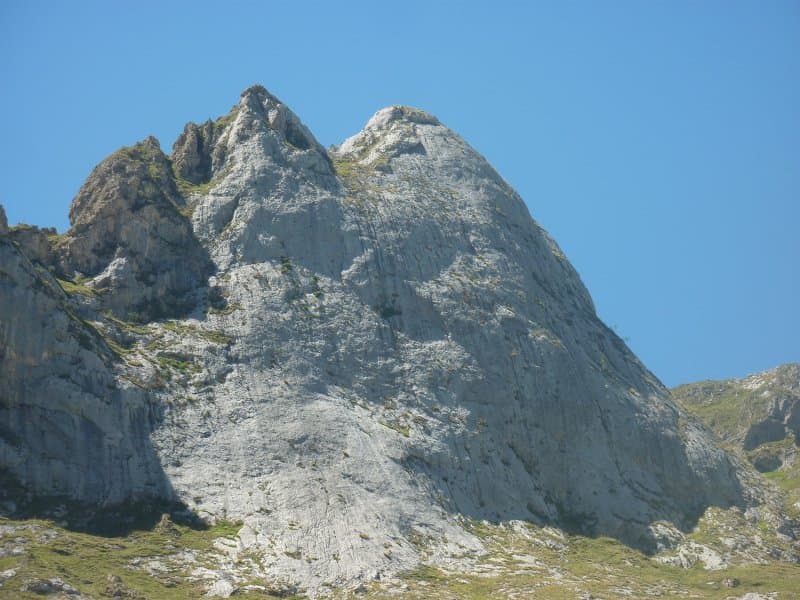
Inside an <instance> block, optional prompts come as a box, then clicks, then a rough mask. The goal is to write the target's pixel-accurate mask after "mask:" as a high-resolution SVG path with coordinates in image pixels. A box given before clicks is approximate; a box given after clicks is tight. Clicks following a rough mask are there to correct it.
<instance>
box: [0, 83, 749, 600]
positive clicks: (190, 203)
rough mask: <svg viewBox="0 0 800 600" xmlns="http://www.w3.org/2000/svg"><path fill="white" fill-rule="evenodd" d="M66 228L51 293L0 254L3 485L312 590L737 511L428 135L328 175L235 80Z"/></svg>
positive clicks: (578, 296) (368, 153) (724, 461)
mask: <svg viewBox="0 0 800 600" xmlns="http://www.w3.org/2000/svg"><path fill="white" fill-rule="evenodd" d="M72 212H74V213H75V218H74V219H73V223H74V226H73V228H72V229H71V230H70V231H69V232H67V233H66V234H65V235H64V236H63V238H60V239H57V240H55V241H54V242H53V244H54V245H53V246H52V247H51V248H50V251H51V252H52V253H53V255H54V256H55V257H56V259H55V262H54V265H52V266H53V270H54V272H55V273H56V274H57V275H58V276H59V278H60V279H61V280H62V285H63V286H64V287H63V289H64V290H66V292H62V291H60V290H61V289H62V288H60V287H58V284H57V283H56V282H55V280H54V279H53V278H52V277H51V276H50V275H49V271H48V269H46V268H45V269H41V270H37V269H34V268H33V267H31V266H30V263H29V262H28V261H27V259H26V258H25V257H24V256H22V255H21V254H20V252H23V253H24V248H23V250H22V251H21V250H19V249H18V248H17V246H14V245H13V244H7V243H5V242H3V244H2V246H1V247H0V249H2V256H1V257H0V259H1V261H2V262H1V263H0V266H2V268H3V270H2V271H0V272H2V273H8V274H10V275H9V277H10V279H9V278H7V279H4V280H3V281H4V282H7V283H3V287H0V292H1V293H2V294H3V296H2V298H0V300H2V301H0V316H1V317H2V319H3V323H9V324H10V325H9V326H8V327H3V328H2V329H0V335H2V339H1V340H0V341H2V343H3V344H4V346H3V347H7V348H12V349H13V351H12V352H5V353H4V354H3V355H2V356H0V397H2V398H4V399H7V401H5V402H4V403H3V404H2V405H0V417H2V421H0V423H2V424H3V428H0V433H2V432H5V431H9V432H11V434H12V437H8V436H6V434H5V433H2V435H0V466H2V467H4V468H5V469H8V470H9V471H10V472H11V473H12V474H13V475H14V476H15V477H16V478H17V479H18V480H19V481H20V482H21V484H22V485H24V486H26V487H27V488H28V489H29V490H30V491H31V493H34V494H42V495H45V494H60V495H65V496H68V497H71V498H73V499H76V500H80V501H83V502H92V503H99V504H103V503H110V502H119V501H123V500H125V501H127V500H148V499H149V500H153V499H162V500H173V501H180V502H183V503H184V504H185V505H186V506H187V507H188V508H189V509H191V510H192V511H194V512H195V513H197V514H199V515H203V516H205V517H206V518H208V519H222V518H226V519H231V520H235V521H241V522H242V523H243V525H242V527H241V529H240V531H239V533H238V537H239V545H238V546H237V549H236V550H235V553H239V554H237V556H238V555H241V556H242V557H245V556H257V557H258V560H259V562H258V564H259V565H261V566H260V567H259V568H261V569H263V570H264V573H266V575H264V576H268V577H269V578H270V579H271V580H273V581H281V582H284V583H286V585H287V586H289V587H288V588H287V589H301V590H304V591H306V592H308V593H309V594H312V595H313V594H316V593H321V592H322V591H323V588H325V586H330V585H334V586H340V585H350V584H352V585H356V584H358V582H360V581H363V580H365V579H372V578H376V577H379V576H380V575H381V574H387V575H390V574H394V573H397V572H399V571H402V570H406V569H410V568H414V567H415V566H418V565H419V564H420V561H421V560H434V561H436V560H441V561H445V560H453V561H457V560H461V559H459V558H458V557H462V558H463V557H469V556H480V555H481V553H484V552H485V551H486V550H485V546H484V544H483V542H482V541H481V539H480V537H479V536H478V535H476V534H475V531H474V529H472V528H470V527H469V526H468V524H469V523H472V522H475V521H477V520H486V521H490V522H492V523H510V522H516V521H520V520H524V521H530V522H533V523H537V524H540V525H544V524H549V525H556V526H560V527H564V528H568V529H570V530H573V531H581V532H584V533H587V534H592V535H609V536H614V537H616V538H618V539H620V540H623V541H625V542H626V543H628V544H631V545H635V546H637V547H640V548H643V549H646V550H654V549H655V548H656V547H657V546H658V545H659V544H663V543H666V542H665V541H664V540H665V537H664V535H663V532H664V531H665V530H666V529H665V528H672V529H671V530H670V531H672V530H675V531H677V530H684V531H686V530H688V529H690V528H691V527H692V526H693V525H694V523H696V521H697V519H698V518H699V516H700V515H702V514H703V512H704V511H705V510H706V509H707V508H708V507H709V506H712V505H713V506H720V507H729V506H738V507H742V508H747V507H748V506H752V505H753V504H754V503H756V502H757V500H758V498H757V497H756V496H757V495H756V494H755V492H753V491H752V489H751V488H750V487H749V486H748V484H747V482H746V477H744V475H743V474H742V471H741V470H740V469H739V467H738V466H737V463H736V462H735V461H733V460H732V459H730V458H729V457H728V456H727V455H726V454H725V453H724V452H723V451H721V450H720V449H718V448H717V447H716V446H715V445H714V443H713V442H711V441H710V439H709V438H708V437H707V436H706V434H705V433H704V431H703V430H701V429H700V428H699V427H698V426H697V425H696V424H695V423H694V421H692V420H690V419H687V418H686V414H685V413H684V412H683V411H682V410H681V409H680V408H679V407H677V406H676V405H675V404H674V403H673V402H672V401H671V400H670V397H669V393H668V392H667V390H665V389H664V387H663V386H662V385H661V383H660V382H659V381H658V380H657V379H656V378H655V377H654V376H653V375H652V374H651V373H650V372H649V371H648V370H647V369H646V368H645V367H644V366H643V365H642V364H641V363H640V362H639V360H638V359H637V358H636V357H635V356H634V355H633V354H632V353H631V351H630V350H629V349H628V348H627V346H626V345H625V344H624V342H623V341H622V340H621V339H620V338H619V337H617V336H616V335H615V334H614V333H613V332H612V331H611V330H610V329H609V328H608V327H606V326H605V325H604V324H603V323H602V322H601V321H600V319H599V318H598V317H597V315H596V314H595V311H594V307H593V304H592V301H591V298H590V297H589V294H588V291H587V290H586V288H585V287H584V285H583V283H582V282H581V280H580V277H579V276H578V274H577V273H576V272H575V270H574V269H573V267H572V266H571V265H570V264H569V262H568V260H567V259H566V257H565V256H564V254H563V253H562V252H561V250H560V249H559V248H558V246H557V245H556V243H555V242H554V241H553V240H552V239H551V238H550V237H549V236H548V235H547V233H546V232H544V230H543V229H542V228H541V227H539V226H538V225H536V223H535V222H534V221H533V220H532V219H531V217H530V215H529V213H528V210H527V208H526V206H525V204H524V203H523V201H522V200H521V198H520V197H519V196H518V195H517V194H516V193H515V192H514V191H513V190H512V189H511V188H510V187H509V186H508V184H507V183H506V182H505V181H504V180H503V179H502V177H500V175H499V174H498V173H497V172H496V171H495V170H494V169H493V168H492V167H491V166H490V165H489V164H488V163H487V162H486V160H485V159H484V158H483V157H481V156H480V155H479V154H478V153H477V152H476V151H475V150H474V149H472V148H471V147H470V146H469V145H468V144H467V143H466V142H464V140H462V139H461V138H460V137H459V136H458V135H456V134H455V133H454V132H452V131H451V130H449V129H448V128H446V127H445V126H444V125H442V124H441V123H440V122H439V121H438V119H436V118H435V117H432V116H431V115H428V114H427V113H424V112H422V111H418V110H416V109H410V108H407V107H400V106H393V107H388V108H385V109H383V110H381V111H379V112H378V113H376V115H375V116H374V117H372V119H370V121H369V122H368V123H367V125H366V127H365V128H364V130H363V131H361V132H359V133H357V134H356V135H354V136H353V137H351V138H349V139H348V140H346V141H345V142H344V143H343V144H342V145H341V146H339V147H338V148H334V149H332V150H331V152H330V153H328V152H326V151H325V149H324V148H322V147H321V146H320V144H319V143H318V142H317V141H316V139H315V138H314V137H313V135H312V134H311V132H310V131H309V130H308V129H307V128H306V127H305V126H304V125H303V124H302V122H301V121H300V120H299V119H298V118H297V116H296V115H294V113H292V112H291V110H289V108H288V107H286V105H284V104H283V103H282V102H280V100H278V99H277V98H276V97H275V96H273V95H271V94H270V93H269V92H267V91H266V90H265V89H264V88H263V87H261V86H254V87H251V88H249V89H248V90H246V91H245V92H244V93H243V94H242V96H241V100H240V102H239V104H238V106H236V107H234V109H233V110H232V111H231V112H230V113H229V114H228V115H226V116H224V117H221V118H220V119H217V120H216V121H213V122H212V121H209V122H208V123H206V124H203V125H195V124H190V125H187V127H186V129H185V130H184V132H183V133H182V134H181V136H180V137H179V139H178V141H176V143H175V145H174V146H173V150H172V154H171V155H170V156H165V155H164V154H163V153H162V152H161V151H160V149H158V148H157V146H153V144H152V143H148V142H145V143H143V144H139V145H136V146H133V147H131V148H127V149H123V150H121V151H119V152H118V153H115V154H114V155H112V156H111V157H109V158H108V159H106V161H104V162H103V163H101V165H99V166H98V167H97V168H96V169H95V171H94V172H93V173H92V175H90V177H89V179H88V180H87V182H86V183H85V184H84V186H83V187H82V188H81V191H80V192H79V194H78V196H77V197H76V200H75V203H74V204H73V209H72ZM3 239H4V238H3ZM45 266H47V265H45ZM8 282H13V283H8ZM46 314H52V315H55V316H54V317H51V318H48V319H45V318H44V315H46ZM75 315H81V316H80V318H77V317H75ZM73 317H74V318H73ZM49 323H52V324H49ZM109 399H110V400H109ZM109 402H110V405H109V406H110V408H108V409H102V408H101V407H103V406H106V404H107V403H109ZM86 432H91V435H88V434H87V433H86ZM51 434H52V435H51ZM5 440H13V443H11V442H8V441H5ZM48 440H58V444H59V447H58V448H57V451H54V450H53V444H55V443H56V442H53V441H48ZM87 465H94V466H95V467H96V468H93V469H91V470H90V471H91V476H88V475H87V474H86V471H85V470H86V469H87ZM87 477H88V478H89V479H87ZM663 523H669V524H670V525H669V526H667V525H663ZM667 537H668V536H667ZM389 549H390V550H391V551H389ZM231 552H234V550H231ZM300 557H302V558H303V559H302V560H301V559H300ZM339 557H341V558H342V560H339ZM426 557H427V558H426ZM431 557H434V558H431ZM234 562H235V561H234Z"/></svg>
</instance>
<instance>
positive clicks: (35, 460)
mask: <svg viewBox="0 0 800 600" xmlns="http://www.w3.org/2000/svg"><path fill="white" fill-rule="evenodd" d="M110 354H111V353H110V350H109V349H108V347H107V346H106V344H105V342H104V340H103V339H102V337H101V336H100V335H98V332H97V331H96V330H95V329H94V328H93V327H92V326H91V325H90V324H88V323H86V322H84V321H83V320H82V319H80V318H79V317H77V316H76V314H75V313H74V312H73V309H71V308H70V306H69V305H68V298H67V297H66V295H65V294H64V292H63V291H62V290H61V288H60V287H59V286H58V284H57V283H56V282H55V280H54V279H53V278H52V277H51V276H50V274H49V273H47V271H45V270H42V269H37V268H36V267H35V266H34V265H33V264H32V263H31V262H30V261H29V260H28V259H27V257H26V256H25V255H24V254H22V253H21V252H20V250H19V249H18V248H17V247H16V246H14V245H13V244H12V243H11V242H10V241H9V240H8V239H7V238H5V237H4V238H2V239H0V466H2V467H3V468H4V469H6V470H7V471H9V472H10V473H11V474H12V475H14V476H15V477H17V478H18V479H19V480H20V481H22V482H23V483H24V484H25V486H27V488H28V489H29V490H31V491H33V492H34V493H37V494H42V495H65V496H70V497H72V498H73V499H75V500H85V501H89V502H92V503H97V504H103V505H105V504H114V503H119V502H123V501H127V500H135V499H140V498H151V497H170V495H171V492H170V488H169V485H168V483H167V482H166V480H165V479H164V477H163V471H162V469H161V466H160V462H159V460H158V458H157V457H156V454H155V452H154V450H153V448H152V445H151V442H150V440H149V438H148V435H147V434H148V432H149V430H150V429H152V428H153V427H154V426H155V424H156V422H157V418H156V413H154V410H153V407H152V406H151V405H150V404H149V402H148V399H147V396H146V395H145V393H144V392H143V391H142V390H140V389H139V388H137V387H135V386H132V385H130V384H127V385H124V383H127V382H122V381H120V380H118V379H117V378H116V377H115V375H114V373H112V371H111V370H110V369H109V368H108V367H107V366H106V361H108V360H110Z"/></svg>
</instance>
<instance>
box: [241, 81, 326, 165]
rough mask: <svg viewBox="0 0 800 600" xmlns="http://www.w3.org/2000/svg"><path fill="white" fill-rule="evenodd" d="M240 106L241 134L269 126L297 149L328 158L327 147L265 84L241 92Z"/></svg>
mask: <svg viewBox="0 0 800 600" xmlns="http://www.w3.org/2000/svg"><path fill="white" fill-rule="evenodd" d="M239 108H240V113H239V114H240V116H239V118H238V119H237V124H238V127H237V131H238V132H239V135H240V136H241V133H243V132H247V131H257V130H259V129H260V128H261V127H267V128H269V129H270V130H272V131H273V132H275V133H276V134H277V135H278V136H280V138H281V139H282V140H283V141H284V142H286V143H287V144H288V145H289V146H290V147H291V148H292V149H294V150H295V151H308V150H312V151H314V152H317V153H319V154H320V155H321V156H323V157H327V152H325V148H323V147H322V145H321V144H320V143H319V142H318V141H317V140H316V138H315V137H314V135H313V134H312V133H311V132H310V131H309V130H308V128H307V127H306V126H305V125H303V123H302V122H301V121H300V119H299V118H298V117H297V115H295V114H294V113H293V112H292V111H291V110H290V109H289V107H288V106H286V105H285V104H284V103H283V102H281V101H280V100H279V99H278V98H277V97H276V96H273V95H272V94H271V93H269V92H268V91H267V90H266V88H264V87H263V86H261V85H254V86H252V87H249V88H247V89H246V90H245V91H244V92H242V94H241V99H240V101H239Z"/></svg>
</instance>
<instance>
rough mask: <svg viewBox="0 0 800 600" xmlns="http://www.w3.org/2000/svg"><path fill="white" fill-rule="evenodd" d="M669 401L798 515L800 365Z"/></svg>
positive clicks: (678, 391) (696, 387)
mask: <svg viewBox="0 0 800 600" xmlns="http://www.w3.org/2000/svg"><path fill="white" fill-rule="evenodd" d="M672 396H673V398H674V399H675V400H676V401H677V402H679V403H680V404H682V405H683V406H684V407H685V408H686V410H688V411H689V412H691V413H692V414H694V415H696V416H697V417H699V418H700V419H701V420H702V421H703V422H704V423H705V424H706V425H707V426H708V427H710V428H711V429H713V430H714V432H715V433H716V434H717V435H718V436H719V438H720V440H721V441H722V443H723V445H725V446H727V448H728V449H729V450H733V451H736V452H740V453H743V454H744V455H745V456H746V457H747V459H748V460H749V461H750V462H751V463H752V464H753V466H754V467H755V468H756V469H758V470H759V471H761V472H762V473H763V474H764V475H765V476H766V477H767V479H769V480H771V481H773V482H774V483H776V484H777V485H778V487H780V488H781V489H782V490H783V491H784V492H786V494H787V499H788V500H789V502H788V504H789V506H790V507H791V508H792V509H793V510H794V511H797V512H800V458H799V456H800V453H798V446H800V364H788V365H783V366H781V367H778V368H776V369H772V370H770V371H765V372H763V373H757V374H755V375H751V376H749V377H745V378H744V379H729V380H727V381H701V382H699V383H690V384H687V385H681V386H678V387H676V388H674V389H673V390H672Z"/></svg>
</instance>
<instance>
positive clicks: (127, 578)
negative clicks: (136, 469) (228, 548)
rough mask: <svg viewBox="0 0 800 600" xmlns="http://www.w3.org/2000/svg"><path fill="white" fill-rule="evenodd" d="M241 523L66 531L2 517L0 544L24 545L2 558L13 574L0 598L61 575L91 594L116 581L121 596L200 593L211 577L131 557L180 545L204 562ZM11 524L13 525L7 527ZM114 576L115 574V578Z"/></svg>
mask: <svg viewBox="0 0 800 600" xmlns="http://www.w3.org/2000/svg"><path fill="white" fill-rule="evenodd" d="M239 526H240V524H238V523H231V522H220V523H217V524H215V525H211V526H209V527H208V528H206V529H203V528H194V529H193V528H191V527H188V526H185V525H178V524H170V526H169V527H168V528H159V527H155V528H154V529H152V530H147V531H145V530H142V531H132V532H131V533H130V534H128V535H125V536H119V537H105V536H100V535H92V534H88V533H79V532H74V531H67V530H65V529H62V528H60V527H58V526H57V525H55V524H54V523H53V522H52V521H46V520H40V519H29V520H25V521H14V520H9V519H3V518H0V548H2V547H4V546H7V545H10V546H14V547H18V548H19V547H21V548H23V552H24V553H23V554H21V555H19V556H3V557H2V558H0V572H2V571H6V570H8V569H12V570H13V571H15V574H14V575H13V576H12V577H10V578H7V579H0V583H2V586H0V598H2V599H5V598H9V599H10V598H14V599H20V600H27V599H31V600H32V599H34V598H41V597H42V596H41V595H39V594H36V593H34V592H30V591H28V592H25V591H22V589H21V588H22V587H23V586H24V584H25V583H27V582H29V581H32V580H37V579H38V580H41V579H53V578H56V577H58V578H60V579H62V580H64V581H65V582H66V583H68V584H69V585H71V586H72V587H74V588H77V589H78V590H79V591H80V592H81V593H83V594H86V595H89V596H91V597H94V598H102V597H108V596H110V595H113V594H112V593H111V592H110V588H111V587H113V586H114V585H117V586H121V587H122V588H123V589H124V590H125V594H127V595H124V594H123V597H133V598H143V599H144V598H146V599H153V600H155V599H158V600H188V599H190V598H199V597H200V596H202V594H203V593H204V592H205V589H206V588H207V587H208V585H209V583H210V582H209V581H203V580H200V579H198V578H196V577H193V576H192V574H191V573H190V572H187V571H181V570H171V571H165V572H156V574H153V575H151V574H150V573H148V572H147V571H146V570H145V569H143V568H140V567H139V568H134V567H132V563H133V562H134V561H137V560H139V561H141V560H142V559H145V560H147V559H151V560H158V559H159V557H165V556H168V555H171V554H174V553H177V552H181V551H183V550H194V551H197V552H198V555H199V559H198V564H196V565H192V566H191V568H196V567H198V566H202V560H203V556H202V554H203V553H210V552H213V543H214V540H215V539H216V538H219V537H232V536H235V535H236V532H237V531H238V530H239ZM11 528H13V529H11ZM117 578H118V579H117ZM237 595H241V596H243V597H246V598H270V597H274V596H270V595H269V594H266V593H263V592H258V591H253V592H250V593H245V592H244V591H239V592H237Z"/></svg>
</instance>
